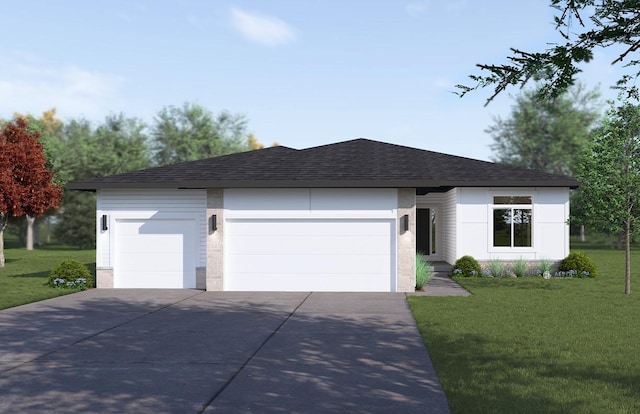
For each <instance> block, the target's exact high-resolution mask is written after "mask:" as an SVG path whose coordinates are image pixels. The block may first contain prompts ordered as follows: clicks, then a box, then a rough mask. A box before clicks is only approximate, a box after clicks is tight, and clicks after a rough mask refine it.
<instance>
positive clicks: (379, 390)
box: [0, 289, 449, 413]
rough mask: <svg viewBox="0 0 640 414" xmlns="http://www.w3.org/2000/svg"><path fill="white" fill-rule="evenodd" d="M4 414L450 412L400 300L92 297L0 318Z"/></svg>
mask: <svg viewBox="0 0 640 414" xmlns="http://www.w3.org/2000/svg"><path fill="white" fill-rule="evenodd" d="M0 396H1V397H0V412H2V413H18V412H19V413H51V412H55V413H72V412H73V413H92V412H95V413H123V412H126V413H149V412H154V413H204V412H206V413H245V412H256V413H311V412H313V413H315V412H321V413H344V412H349V413H388V412H399V413H448V412H449V408H448V404H447V400H446V397H445V395H444V393H443V390H442V387H441V386H440V383H439V380H438V378H437V376H436V373H435V371H434V369H433V367H432V364H431V360H430V358H429V354H428V352H427V350H426V348H425V346H424V344H423V343H422V339H421V337H420V335H419V333H418V330H417V327H416V324H415V321H414V319H413V316H412V315H411V312H410V311H409V309H408V306H407V303H406V299H405V295H404V294H401V293H397V294H393V293H383V294H375V293H355V294H351V293H311V294H310V293H234V292H220V293H214V292H201V291H193V290H119V289H118V290H113V289H94V290H90V291H86V292H82V293H78V294H73V295H69V296H64V297H60V298H55V299H50V300H47V301H43V302H38V303H33V304H29V305H25V306H20V307H17V308H12V309H8V310H5V311H2V312H0Z"/></svg>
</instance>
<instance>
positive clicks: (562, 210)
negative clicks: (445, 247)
mask: <svg viewBox="0 0 640 414" xmlns="http://www.w3.org/2000/svg"><path fill="white" fill-rule="evenodd" d="M458 194H459V195H458V206H457V212H458V218H457V225H458V232H457V237H458V243H457V248H456V258H459V257H461V256H463V255H471V256H473V257H475V258H476V259H477V260H481V261H486V260H491V259H500V260H518V259H520V258H521V257H522V258H524V259H527V260H540V259H551V260H559V259H562V258H564V257H565V256H566V255H567V254H568V253H569V227H568V225H567V224H566V222H567V219H568V218H569V189H568V188H530V189H523V188H512V189H508V188H459V189H458ZM495 195H530V196H532V214H533V227H532V244H533V245H532V247H523V248H501V247H493V242H492V234H491V233H492V231H493V227H492V209H491V205H492V204H493V196H495Z"/></svg>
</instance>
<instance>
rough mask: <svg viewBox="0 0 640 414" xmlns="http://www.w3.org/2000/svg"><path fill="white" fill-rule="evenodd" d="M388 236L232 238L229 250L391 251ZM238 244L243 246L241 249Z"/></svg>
mask: <svg viewBox="0 0 640 414" xmlns="http://www.w3.org/2000/svg"><path fill="white" fill-rule="evenodd" d="M387 239H388V236H387V237H385V236H350V237H342V236H341V237H329V236H325V237H317V236H300V237H293V236H260V237H255V236H252V237H246V236H245V237H229V239H228V240H229V246H230V247H229V253H230V254H232V255H233V254H235V253H236V252H241V253H242V254H245V255H247V254H277V253H280V252H282V251H286V252H288V253H289V254H294V255H295V254H341V253H344V252H346V251H348V252H350V253H351V254H367V253H369V254H388V253H389V246H388V243H387ZM237 246H240V248H238V247H237Z"/></svg>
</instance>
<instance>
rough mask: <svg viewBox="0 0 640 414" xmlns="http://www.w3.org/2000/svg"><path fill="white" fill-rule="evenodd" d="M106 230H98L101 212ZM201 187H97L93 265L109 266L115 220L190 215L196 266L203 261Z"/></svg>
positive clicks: (204, 206)
mask: <svg viewBox="0 0 640 414" xmlns="http://www.w3.org/2000/svg"><path fill="white" fill-rule="evenodd" d="M103 214H106V215H107V217H108V224H109V225H108V230H106V231H103V230H102V228H101V227H102V226H101V224H102V215H103ZM205 214H206V191H205V190H98V193H97V220H96V232H97V237H96V267H98V268H111V267H113V261H114V250H113V249H114V245H113V244H114V239H113V229H114V228H115V224H116V220H118V219H145V218H162V217H166V218H184V217H187V218H192V219H193V220H195V223H196V229H197V230H196V232H197V234H196V237H197V241H196V246H197V254H196V266H197V267H203V266H205V263H206V231H207V226H206V217H205Z"/></svg>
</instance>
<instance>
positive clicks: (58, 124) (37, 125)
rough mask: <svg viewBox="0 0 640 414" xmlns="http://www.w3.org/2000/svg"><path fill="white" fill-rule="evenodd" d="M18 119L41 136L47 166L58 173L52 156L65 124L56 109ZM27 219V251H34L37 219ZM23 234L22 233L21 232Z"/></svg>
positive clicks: (49, 212) (26, 217)
mask: <svg viewBox="0 0 640 414" xmlns="http://www.w3.org/2000/svg"><path fill="white" fill-rule="evenodd" d="M14 116H15V117H16V118H18V117H24V118H26V119H27V121H28V122H29V127H30V128H32V129H35V130H36V131H38V133H39V134H40V142H41V143H42V145H43V146H44V154H45V157H46V158H47V166H48V167H49V168H51V169H53V171H54V172H55V171H56V166H54V165H53V164H52V163H51V162H50V160H51V159H52V157H51V154H52V152H54V151H55V150H53V148H55V146H56V145H58V144H59V141H60V132H61V131H62V127H63V123H62V121H61V120H60V119H58V118H56V108H51V109H49V110H46V111H44V112H43V113H42V116H41V117H40V118H35V117H33V116H31V115H26V116H23V115H20V114H15V115H14ZM53 213H54V211H53V210H49V211H48V212H47V213H45V214H44V215H43V216H45V217H46V216H48V215H51V214H53ZM25 219H26V228H25V232H24V233H25V240H24V242H25V244H26V247H27V250H33V244H34V241H35V240H36V239H37V226H36V225H35V223H36V217H33V216H31V215H28V214H27V215H25ZM21 233H22V232H21Z"/></svg>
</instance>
